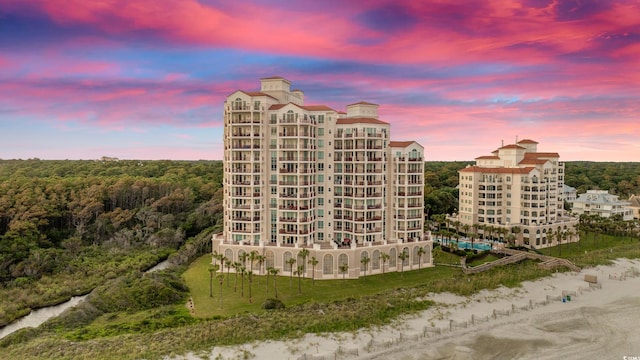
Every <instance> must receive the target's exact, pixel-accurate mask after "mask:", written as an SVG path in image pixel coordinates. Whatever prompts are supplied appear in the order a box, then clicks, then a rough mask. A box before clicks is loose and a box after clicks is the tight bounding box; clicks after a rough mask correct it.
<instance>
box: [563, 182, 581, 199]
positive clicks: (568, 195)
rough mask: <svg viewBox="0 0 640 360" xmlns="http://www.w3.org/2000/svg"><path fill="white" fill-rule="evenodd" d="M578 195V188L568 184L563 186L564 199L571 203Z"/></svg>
mask: <svg viewBox="0 0 640 360" xmlns="http://www.w3.org/2000/svg"><path fill="white" fill-rule="evenodd" d="M577 197H578V191H577V190H576V188H574V187H571V186H569V185H567V184H565V185H564V186H563V187H562V198H563V200H564V201H566V202H568V203H570V204H571V203H572V202H573V201H574V200H575V199H576V198H577Z"/></svg>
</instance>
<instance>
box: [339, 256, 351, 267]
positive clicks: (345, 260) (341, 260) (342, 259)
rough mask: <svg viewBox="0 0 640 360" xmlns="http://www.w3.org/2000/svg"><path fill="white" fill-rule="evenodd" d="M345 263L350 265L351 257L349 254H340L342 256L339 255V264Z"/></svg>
mask: <svg viewBox="0 0 640 360" xmlns="http://www.w3.org/2000/svg"><path fill="white" fill-rule="evenodd" d="M344 264H347V265H349V257H348V256H347V254H340V256H338V266H340V265H344Z"/></svg>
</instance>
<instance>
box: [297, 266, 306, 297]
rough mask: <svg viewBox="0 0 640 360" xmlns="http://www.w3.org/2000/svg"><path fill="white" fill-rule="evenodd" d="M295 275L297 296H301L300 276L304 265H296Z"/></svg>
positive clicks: (302, 273)
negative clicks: (296, 277)
mask: <svg viewBox="0 0 640 360" xmlns="http://www.w3.org/2000/svg"><path fill="white" fill-rule="evenodd" d="M295 274H296V275H297V276H298V294H302V284H301V283H302V280H301V279H302V278H301V276H300V275H304V265H298V267H297V268H296V271H295Z"/></svg>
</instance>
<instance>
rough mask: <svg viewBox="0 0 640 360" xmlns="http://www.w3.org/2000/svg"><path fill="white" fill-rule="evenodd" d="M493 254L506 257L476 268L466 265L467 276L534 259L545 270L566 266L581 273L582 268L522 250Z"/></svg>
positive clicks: (564, 260) (565, 260)
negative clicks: (538, 261)
mask: <svg viewBox="0 0 640 360" xmlns="http://www.w3.org/2000/svg"><path fill="white" fill-rule="evenodd" d="M492 252H493V253H494V254H500V255H504V257H502V258H500V259H498V260H496V261H492V262H488V263H484V264H482V265H478V266H474V267H467V266H466V264H465V265H463V267H462V271H463V272H464V273H465V274H476V273H480V272H483V271H487V270H489V269H491V268H493V267H495V266H503V265H507V264H513V263H517V262H520V261H522V260H525V259H532V260H540V261H541V263H540V264H538V266H540V267H541V268H543V269H552V268H554V267H558V266H566V267H567V268H569V269H570V270H571V271H576V272H580V268H579V267H577V266H576V265H575V264H573V263H572V262H571V261H569V260H567V259H561V258H556V257H553V256H547V255H540V254H536V253H533V252H529V251H520V250H513V249H500V250H494V251H492Z"/></svg>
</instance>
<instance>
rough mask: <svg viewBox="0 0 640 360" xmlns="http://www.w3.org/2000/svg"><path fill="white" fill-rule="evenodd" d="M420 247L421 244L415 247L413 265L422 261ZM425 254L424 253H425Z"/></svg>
mask: <svg viewBox="0 0 640 360" xmlns="http://www.w3.org/2000/svg"><path fill="white" fill-rule="evenodd" d="M418 249H420V246H416V247H414V248H413V256H412V258H413V265H418V263H419V262H420V259H419V258H418ZM423 256H424V254H423Z"/></svg>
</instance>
